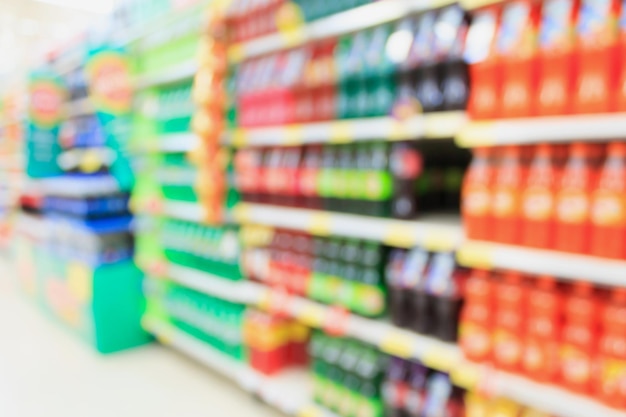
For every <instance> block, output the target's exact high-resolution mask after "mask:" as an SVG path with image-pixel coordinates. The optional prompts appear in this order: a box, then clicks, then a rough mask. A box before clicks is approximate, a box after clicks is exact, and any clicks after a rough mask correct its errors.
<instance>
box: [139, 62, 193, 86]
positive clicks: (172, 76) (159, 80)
mask: <svg viewBox="0 0 626 417" xmlns="http://www.w3.org/2000/svg"><path fill="white" fill-rule="evenodd" d="M197 69H198V65H197V64H196V62H195V61H190V62H184V63H182V64H179V65H177V66H175V67H173V68H169V69H167V70H165V71H164V72H162V73H159V74H154V75H144V76H141V77H139V78H137V79H136V80H135V88H136V89H138V90H143V89H146V88H150V87H156V86H159V85H166V84H173V83H176V82H178V81H183V80H187V79H190V78H193V76H194V75H195V74H196V71H197Z"/></svg>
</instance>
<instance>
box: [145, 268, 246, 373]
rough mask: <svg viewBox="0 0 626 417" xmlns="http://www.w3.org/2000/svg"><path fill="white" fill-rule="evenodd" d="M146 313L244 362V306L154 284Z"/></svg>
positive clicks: (178, 288)
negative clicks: (158, 316) (159, 317)
mask: <svg viewBox="0 0 626 417" xmlns="http://www.w3.org/2000/svg"><path fill="white" fill-rule="evenodd" d="M147 288H148V297H149V298H148V307H147V311H148V313H149V315H150V316H151V317H154V316H155V315H160V316H161V318H162V319H165V320H167V321H168V322H170V323H171V324H172V325H174V326H175V327H176V328H178V329H180V330H181V331H183V332H185V333H187V334H189V335H191V336H193V337H195V338H196V339H199V340H201V341H202V342H204V343H207V344H208V345H210V346H211V347H213V348H215V349H217V350H218V351H220V352H222V353H224V354H226V355H228V356H230V357H232V358H235V359H237V360H240V361H244V360H245V358H246V349H245V347H244V335H243V330H242V329H243V324H244V321H245V320H247V319H246V318H245V310H246V308H245V306H243V305H241V304H233V303H230V302H228V301H224V300H221V299H219V298H215V297H210V296H208V295H206V294H202V293H199V292H197V291H194V290H191V289H189V288H185V287H182V286H180V285H177V284H174V283H169V282H163V281H156V280H151V281H149V285H147Z"/></svg>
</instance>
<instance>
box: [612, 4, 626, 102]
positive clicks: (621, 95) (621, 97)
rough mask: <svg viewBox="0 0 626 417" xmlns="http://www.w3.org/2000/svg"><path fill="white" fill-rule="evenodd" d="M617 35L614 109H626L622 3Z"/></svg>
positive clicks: (624, 11)
mask: <svg viewBox="0 0 626 417" xmlns="http://www.w3.org/2000/svg"><path fill="white" fill-rule="evenodd" d="M618 24H619V35H618V43H617V44H618V46H617V47H618V52H617V56H618V57H619V58H618V60H619V62H618V66H619V74H620V75H619V80H618V84H617V86H616V88H615V91H614V93H615V95H616V97H617V98H616V100H615V101H616V105H617V108H616V111H626V71H624V69H625V68H626V58H625V57H626V7H624V5H623V4H622V10H621V12H620V16H619V21H618Z"/></svg>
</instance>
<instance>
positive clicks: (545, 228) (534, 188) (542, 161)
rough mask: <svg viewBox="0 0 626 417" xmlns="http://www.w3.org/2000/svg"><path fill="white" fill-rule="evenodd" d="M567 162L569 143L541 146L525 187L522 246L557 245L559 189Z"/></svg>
mask: <svg viewBox="0 0 626 417" xmlns="http://www.w3.org/2000/svg"><path fill="white" fill-rule="evenodd" d="M566 161H567V146H565V145H549V144H541V145H539V146H537V148H536V150H535V156H534V158H533V161H532V163H531V165H530V168H529V170H528V176H527V179H526V184H525V186H524V189H523V190H522V203H521V210H522V214H521V215H522V245H524V246H531V247H535V248H543V249H548V248H553V247H554V244H555V234H556V226H555V218H556V192H557V188H558V186H559V184H560V181H561V175H562V173H563V167H564V166H565V162H566Z"/></svg>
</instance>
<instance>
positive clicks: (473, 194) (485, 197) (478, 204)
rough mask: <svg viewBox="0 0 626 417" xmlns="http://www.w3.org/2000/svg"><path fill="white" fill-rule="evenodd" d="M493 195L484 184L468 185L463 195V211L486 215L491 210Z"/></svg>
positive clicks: (475, 214) (474, 214)
mask: <svg viewBox="0 0 626 417" xmlns="http://www.w3.org/2000/svg"><path fill="white" fill-rule="evenodd" d="M490 203H491V195H490V193H489V189H488V188H487V187H485V186H482V185H474V186H471V187H468V189H467V190H466V192H465V193H464V196H463V212H464V213H467V214H470V215H473V216H484V215H486V214H487V213H488V212H489V206H490Z"/></svg>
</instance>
